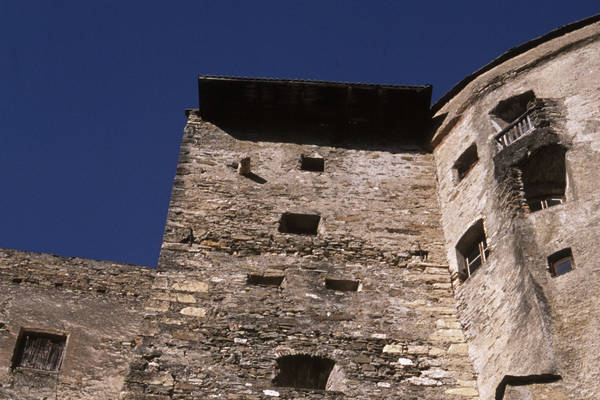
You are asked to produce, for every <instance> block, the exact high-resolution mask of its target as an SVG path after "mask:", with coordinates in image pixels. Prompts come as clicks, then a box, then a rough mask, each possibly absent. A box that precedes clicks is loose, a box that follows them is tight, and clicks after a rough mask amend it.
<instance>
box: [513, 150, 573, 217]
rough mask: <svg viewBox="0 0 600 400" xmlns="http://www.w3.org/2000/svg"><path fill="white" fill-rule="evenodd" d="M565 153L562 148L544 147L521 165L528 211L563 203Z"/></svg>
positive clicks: (565, 180)
mask: <svg viewBox="0 0 600 400" xmlns="http://www.w3.org/2000/svg"><path fill="white" fill-rule="evenodd" d="M565 153H566V149H565V148H564V147H562V146H559V145H550V146H545V147H542V148H540V149H539V150H538V151H536V153H535V154H534V155H532V156H530V157H528V158H527V160H525V162H524V163H523V164H522V166H521V170H522V172H523V174H522V179H523V189H524V192H525V200H526V201H527V205H528V206H529V210H530V211H532V212H533V211H539V210H542V209H545V208H548V207H552V206H555V205H558V204H562V203H563V202H564V201H565V187H566V184H567V179H566V176H567V174H566V167H565Z"/></svg>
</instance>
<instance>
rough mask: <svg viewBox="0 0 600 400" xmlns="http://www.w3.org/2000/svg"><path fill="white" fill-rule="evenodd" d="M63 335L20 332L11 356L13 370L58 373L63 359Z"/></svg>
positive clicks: (31, 331) (65, 338) (30, 331)
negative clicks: (36, 370)
mask: <svg viewBox="0 0 600 400" xmlns="http://www.w3.org/2000/svg"><path fill="white" fill-rule="evenodd" d="M66 341H67V337H66V336H65V335H60V334H54V333H48V332H38V331H33V330H21V332H20V334H19V337H18V339H17V345H16V347H15V352H14V355H13V364H12V366H13V368H17V367H23V368H33V369H39V370H42V371H58V370H59V368H60V364H61V362H62V358H63V352H64V350H65V345H66Z"/></svg>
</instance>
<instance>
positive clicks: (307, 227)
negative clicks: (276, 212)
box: [279, 213, 321, 235]
mask: <svg viewBox="0 0 600 400" xmlns="http://www.w3.org/2000/svg"><path fill="white" fill-rule="evenodd" d="M320 220H321V216H320V215H317V214H294V213H283V214H282V215H281V219H280V220H279V232H282V233H295V234H299V235H316V234H317V228H318V227H319V221H320Z"/></svg>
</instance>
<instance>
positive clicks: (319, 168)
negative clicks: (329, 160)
mask: <svg viewBox="0 0 600 400" xmlns="http://www.w3.org/2000/svg"><path fill="white" fill-rule="evenodd" d="M300 169H301V170H303V171H312V172H323V171H325V159H324V158H323V157H308V156H305V155H304V154H302V155H301V156H300Z"/></svg>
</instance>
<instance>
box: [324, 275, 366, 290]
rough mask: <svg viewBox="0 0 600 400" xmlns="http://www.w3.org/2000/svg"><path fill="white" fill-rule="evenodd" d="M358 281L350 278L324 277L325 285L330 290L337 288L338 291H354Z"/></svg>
mask: <svg viewBox="0 0 600 400" xmlns="http://www.w3.org/2000/svg"><path fill="white" fill-rule="evenodd" d="M358 286H359V282H358V281H355V280H350V279H333V278H326V279H325V287H326V288H327V289H331V290H337V291H340V292H356V291H357V290H358Z"/></svg>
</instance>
